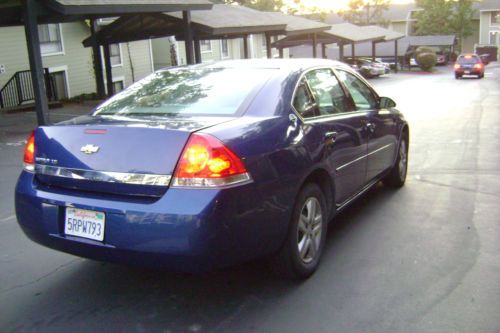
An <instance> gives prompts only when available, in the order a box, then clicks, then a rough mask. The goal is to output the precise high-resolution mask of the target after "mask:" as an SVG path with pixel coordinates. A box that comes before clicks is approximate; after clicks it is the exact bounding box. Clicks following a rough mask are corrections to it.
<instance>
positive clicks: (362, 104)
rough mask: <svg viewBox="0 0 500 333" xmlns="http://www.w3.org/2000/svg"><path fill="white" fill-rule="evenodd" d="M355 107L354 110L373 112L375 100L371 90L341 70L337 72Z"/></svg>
mask: <svg viewBox="0 0 500 333" xmlns="http://www.w3.org/2000/svg"><path fill="white" fill-rule="evenodd" d="M337 72H338V74H339V78H340V79H341V80H342V82H344V84H345V86H346V87H347V90H349V93H350V94H351V97H352V99H353V101H354V104H355V105H356V110H373V109H375V108H377V98H376V97H375V95H374V94H373V92H372V90H371V89H370V88H369V87H368V86H367V85H366V84H364V83H363V81H361V80H360V79H359V78H357V77H356V76H355V75H353V74H351V73H348V72H346V71H343V70H338V71H337Z"/></svg>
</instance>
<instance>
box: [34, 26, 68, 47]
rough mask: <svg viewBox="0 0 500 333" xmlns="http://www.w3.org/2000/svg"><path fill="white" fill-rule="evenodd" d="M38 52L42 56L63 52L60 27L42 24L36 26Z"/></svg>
mask: <svg viewBox="0 0 500 333" xmlns="http://www.w3.org/2000/svg"><path fill="white" fill-rule="evenodd" d="M38 37H39V39H40V51H41V53H42V55H48V54H58V53H61V52H63V45H62V38H61V26H60V25H59V24H42V25H39V26H38Z"/></svg>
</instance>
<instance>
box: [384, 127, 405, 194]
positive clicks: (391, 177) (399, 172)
mask: <svg viewBox="0 0 500 333" xmlns="http://www.w3.org/2000/svg"><path fill="white" fill-rule="evenodd" d="M407 171H408V140H407V139H406V137H404V136H403V137H402V138H401V141H400V142H399V149H398V158H397V159H396V163H395V164H394V166H393V167H392V169H391V171H390V172H389V174H388V175H387V176H386V177H385V178H384V179H383V180H382V182H383V183H384V184H385V185H387V186H391V187H401V186H403V185H404V184H405V181H406V174H407Z"/></svg>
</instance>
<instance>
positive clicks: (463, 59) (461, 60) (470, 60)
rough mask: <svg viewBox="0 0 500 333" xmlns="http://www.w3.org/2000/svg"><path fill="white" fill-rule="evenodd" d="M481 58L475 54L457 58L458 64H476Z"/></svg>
mask: <svg viewBox="0 0 500 333" xmlns="http://www.w3.org/2000/svg"><path fill="white" fill-rule="evenodd" d="M480 61H481V60H480V59H479V57H477V56H467V57H463V56H462V57H459V58H458V63H459V64H477V63H479V62H480Z"/></svg>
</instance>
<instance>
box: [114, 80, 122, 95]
mask: <svg viewBox="0 0 500 333" xmlns="http://www.w3.org/2000/svg"><path fill="white" fill-rule="evenodd" d="M123 88H124V85H123V80H120V81H113V92H114V93H115V94H116V93H119V92H120V91H122V90H123Z"/></svg>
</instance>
